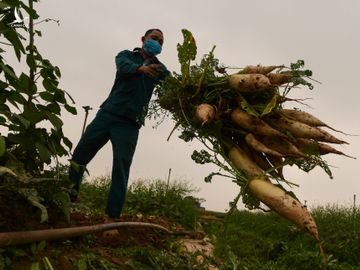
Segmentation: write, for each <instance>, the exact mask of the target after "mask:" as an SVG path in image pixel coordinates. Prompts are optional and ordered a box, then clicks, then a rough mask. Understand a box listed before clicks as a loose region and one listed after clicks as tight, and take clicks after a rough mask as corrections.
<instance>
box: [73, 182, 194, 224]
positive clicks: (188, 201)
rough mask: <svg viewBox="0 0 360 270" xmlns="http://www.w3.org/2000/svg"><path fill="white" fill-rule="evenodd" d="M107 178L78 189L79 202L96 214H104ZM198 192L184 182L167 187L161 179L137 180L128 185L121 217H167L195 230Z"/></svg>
mask: <svg viewBox="0 0 360 270" xmlns="http://www.w3.org/2000/svg"><path fill="white" fill-rule="evenodd" d="M110 181H111V180H110V178H109V177H99V178H96V179H94V180H92V181H91V182H88V181H85V183H84V184H83V185H82V186H81V191H80V195H79V197H80V202H81V203H82V204H84V205H86V206H88V207H89V209H92V211H94V212H96V213H104V209H105V207H106V201H107V194H108V191H109V188H110ZM196 191H197V190H196V189H195V188H194V187H192V186H191V185H190V184H189V183H187V182H186V181H172V182H171V183H170V184H169V185H168V184H167V183H166V182H164V181H162V180H160V179H138V180H136V181H134V182H133V183H132V184H131V185H129V188H128V192H127V196H126V201H125V205H124V209H123V213H124V214H133V215H137V214H142V215H146V216H150V215H155V216H161V217H166V218H168V219H169V220H171V221H174V222H176V223H178V224H180V225H182V226H183V227H184V228H186V229H193V228H195V225H196V221H197V218H198V211H197V209H196V207H195V204H196V199H194V198H193V197H192V196H191V195H193V193H194V192H196Z"/></svg>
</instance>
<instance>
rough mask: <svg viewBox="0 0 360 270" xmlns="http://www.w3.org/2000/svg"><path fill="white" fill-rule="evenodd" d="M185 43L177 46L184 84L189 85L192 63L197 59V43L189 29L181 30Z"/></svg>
mask: <svg viewBox="0 0 360 270" xmlns="http://www.w3.org/2000/svg"><path fill="white" fill-rule="evenodd" d="M181 32H182V34H183V37H184V42H183V44H177V51H178V58H179V62H180V65H181V74H182V76H183V83H187V81H188V80H189V77H190V62H191V61H192V60H195V58H196V53H197V52H196V50H197V47H196V42H195V39H194V37H193V35H192V33H191V32H190V31H189V30H187V29H182V30H181Z"/></svg>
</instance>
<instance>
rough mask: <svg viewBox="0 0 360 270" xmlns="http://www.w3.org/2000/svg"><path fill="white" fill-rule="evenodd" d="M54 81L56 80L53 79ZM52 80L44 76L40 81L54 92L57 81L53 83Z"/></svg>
mask: <svg viewBox="0 0 360 270" xmlns="http://www.w3.org/2000/svg"><path fill="white" fill-rule="evenodd" d="M55 82H56V81H55ZM55 82H54V80H51V79H47V78H45V79H44V80H43V82H42V84H43V86H44V88H45V89H46V90H48V91H50V92H54V91H56V90H57V89H58V88H57V83H55Z"/></svg>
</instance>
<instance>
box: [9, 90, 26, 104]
mask: <svg viewBox="0 0 360 270" xmlns="http://www.w3.org/2000/svg"><path fill="white" fill-rule="evenodd" d="M10 98H11V100H12V101H15V102H17V103H19V104H21V105H25V104H26V103H27V100H26V99H25V98H24V97H23V96H22V95H21V94H20V93H19V92H16V91H12V92H11V97H10Z"/></svg>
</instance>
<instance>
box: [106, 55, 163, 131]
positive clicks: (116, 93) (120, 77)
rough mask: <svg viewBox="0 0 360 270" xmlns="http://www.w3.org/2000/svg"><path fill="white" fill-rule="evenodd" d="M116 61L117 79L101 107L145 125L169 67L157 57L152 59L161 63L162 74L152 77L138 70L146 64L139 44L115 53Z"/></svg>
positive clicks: (152, 61)
mask: <svg viewBox="0 0 360 270" xmlns="http://www.w3.org/2000/svg"><path fill="white" fill-rule="evenodd" d="M115 62H116V76H115V82H114V85H113V87H112V89H111V92H110V94H109V96H108V98H107V99H106V100H105V101H104V103H103V104H102V105H101V106H100V107H101V108H102V109H103V110H105V111H108V112H110V113H112V114H114V115H115V116H118V117H120V118H124V119H127V120H130V121H134V122H136V123H137V124H138V125H139V126H140V125H143V124H144V120H145V117H146V114H147V110H148V105H149V102H150V99H151V96H152V93H153V90H154V88H155V86H156V85H157V84H159V83H160V81H161V80H164V79H165V77H166V76H167V75H168V74H169V71H168V70H167V69H166V67H165V65H164V64H162V63H161V62H160V61H159V60H158V59H157V58H156V57H154V58H152V59H151V63H159V64H161V65H162V66H163V68H164V72H163V74H162V75H161V76H160V77H150V76H147V75H145V74H142V73H139V72H137V69H138V68H139V67H140V66H141V65H143V64H144V59H143V58H142V55H141V53H140V48H135V49H134V50H133V51H129V50H124V51H121V52H120V53H119V54H118V55H117V56H116V58H115Z"/></svg>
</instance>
